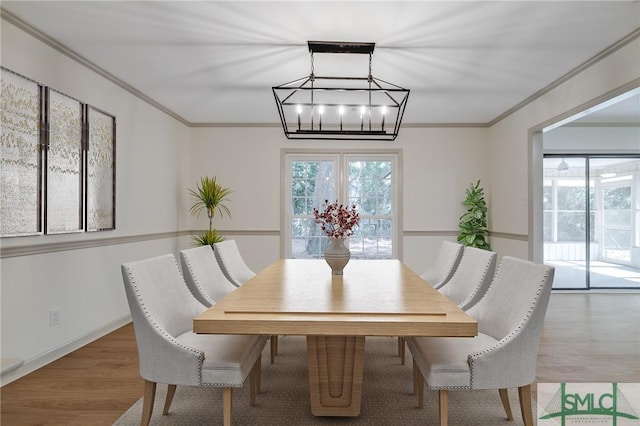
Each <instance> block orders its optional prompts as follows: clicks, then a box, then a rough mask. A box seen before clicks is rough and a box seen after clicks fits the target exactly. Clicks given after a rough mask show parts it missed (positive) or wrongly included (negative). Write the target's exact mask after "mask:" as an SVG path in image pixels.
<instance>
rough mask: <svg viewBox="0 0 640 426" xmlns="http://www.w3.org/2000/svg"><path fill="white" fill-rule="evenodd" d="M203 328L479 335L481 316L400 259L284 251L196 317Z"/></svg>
mask: <svg viewBox="0 0 640 426" xmlns="http://www.w3.org/2000/svg"><path fill="white" fill-rule="evenodd" d="M193 330H194V332H195V333H209V334H270V335H287V334H289V335H307V336H309V335H319V336H321V335H327V336H328V335H349V336H448V337H471V336H475V335H477V333H478V324H477V321H476V320H474V319H473V318H471V317H470V316H469V315H467V314H466V313H465V312H463V311H462V310H460V309H459V308H458V307H457V306H456V305H455V304H454V303H453V302H452V301H450V300H449V299H448V298H447V297H446V296H444V295H442V294H441V293H440V292H438V291H437V290H436V289H434V288H433V287H432V286H431V285H429V284H428V283H427V282H425V281H424V280H423V279H422V278H420V276H418V275H417V274H416V273H415V272H414V271H413V270H411V269H410V268H409V267H407V266H406V265H404V264H403V263H402V262H401V261H399V260H396V259H385V260H360V259H352V260H351V261H350V262H349V263H348V264H347V266H346V267H345V268H344V272H343V275H332V273H331V268H330V267H329V265H327V263H326V262H325V261H324V259H279V260H276V261H275V262H273V263H272V264H271V265H269V266H268V267H266V268H265V269H264V270H262V271H260V272H259V273H258V274H256V276H255V277H253V278H252V279H250V280H249V281H247V282H246V283H245V284H244V285H242V286H241V287H239V288H238V289H237V290H235V291H233V292H232V293H230V294H228V295H227V296H225V297H224V298H223V299H221V300H219V301H217V302H216V303H215V304H214V305H213V306H211V307H210V308H209V309H207V310H206V311H204V312H203V313H201V314H200V315H198V316H197V317H196V318H194V320H193Z"/></svg>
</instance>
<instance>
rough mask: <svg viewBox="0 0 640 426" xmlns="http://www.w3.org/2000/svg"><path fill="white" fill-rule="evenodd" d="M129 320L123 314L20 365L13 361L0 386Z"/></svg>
mask: <svg viewBox="0 0 640 426" xmlns="http://www.w3.org/2000/svg"><path fill="white" fill-rule="evenodd" d="M130 322H131V315H125V316H123V317H122V318H118V319H116V320H114V321H111V322H109V323H107V324H105V325H103V326H102V327H98V328H97V329H94V330H92V331H90V332H88V333H86V334H84V335H82V336H80V337H78V338H76V339H73V340H72V341H69V342H66V343H63V344H62V345H60V346H58V347H56V348H54V349H52V350H50V351H47V352H45V353H43V354H41V355H37V356H35V357H33V358H31V359H28V360H25V361H24V363H22V365H20V363H19V362H18V363H17V364H16V363H13V365H17V367H16V368H7V369H6V372H3V374H2V376H1V377H0V386H4V385H8V384H9V383H11V382H13V381H15V380H18V379H19V378H21V377H24V376H26V375H27V374H29V373H32V372H34V371H36V370H37V369H39V368H41V367H44V366H45V365H47V364H49V363H51V362H53V361H55V360H57V359H59V358H62V357H63V356H65V355H68V354H70V353H71V352H73V351H75V350H77V349H80V348H81V347H83V346H85V345H87V344H89V343H91V342H93V341H94V340H97V339H99V338H100V337H103V336H105V335H107V334H109V333H111V332H112V331H115V330H117V329H119V328H120V327H123V326H125V325H127V324H129V323H130Z"/></svg>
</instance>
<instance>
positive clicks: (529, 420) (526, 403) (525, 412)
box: [518, 385, 533, 426]
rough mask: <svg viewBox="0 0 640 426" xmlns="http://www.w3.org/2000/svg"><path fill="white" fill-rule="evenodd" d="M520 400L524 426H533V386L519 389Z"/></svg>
mask: <svg viewBox="0 0 640 426" xmlns="http://www.w3.org/2000/svg"><path fill="white" fill-rule="evenodd" d="M518 397H519V398H520V412H521V413H522V420H523V421H524V426H533V412H532V411H531V385H526V386H520V387H519V388H518Z"/></svg>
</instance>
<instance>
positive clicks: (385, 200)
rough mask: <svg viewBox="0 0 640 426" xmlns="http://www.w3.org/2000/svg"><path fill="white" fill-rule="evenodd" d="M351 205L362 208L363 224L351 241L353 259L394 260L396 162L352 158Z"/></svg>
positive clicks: (350, 171) (361, 221)
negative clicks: (394, 170) (394, 177)
mask: <svg viewBox="0 0 640 426" xmlns="http://www.w3.org/2000/svg"><path fill="white" fill-rule="evenodd" d="M347 168H348V185H349V188H348V194H349V203H350V204H356V205H357V206H358V213H359V214H360V224H359V226H358V227H357V228H356V231H355V234H354V235H353V236H352V237H350V238H349V250H350V251H351V257H354V258H364V259H391V258H393V244H392V242H393V229H394V228H393V213H394V208H393V205H394V200H393V161H392V160H391V159H382V158H381V159H362V158H351V159H349V160H348V163H347Z"/></svg>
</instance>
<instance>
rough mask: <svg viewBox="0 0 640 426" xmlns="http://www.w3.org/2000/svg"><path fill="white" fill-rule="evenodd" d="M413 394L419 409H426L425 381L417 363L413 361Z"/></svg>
mask: <svg viewBox="0 0 640 426" xmlns="http://www.w3.org/2000/svg"><path fill="white" fill-rule="evenodd" d="M413 394H414V395H415V396H416V403H417V406H418V408H422V407H424V379H423V378H422V373H421V372H420V369H419V368H418V364H416V362H415V361H413Z"/></svg>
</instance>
